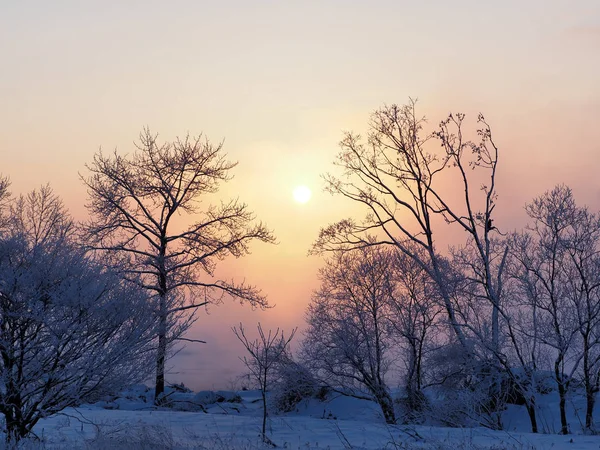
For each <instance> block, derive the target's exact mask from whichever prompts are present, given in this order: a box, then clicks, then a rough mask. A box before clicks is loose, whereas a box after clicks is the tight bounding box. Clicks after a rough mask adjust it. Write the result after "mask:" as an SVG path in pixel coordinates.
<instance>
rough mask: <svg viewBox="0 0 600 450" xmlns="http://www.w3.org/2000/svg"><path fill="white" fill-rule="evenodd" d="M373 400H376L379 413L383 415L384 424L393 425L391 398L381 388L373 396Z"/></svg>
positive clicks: (392, 403) (394, 422)
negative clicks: (379, 409)
mask: <svg viewBox="0 0 600 450" xmlns="http://www.w3.org/2000/svg"><path fill="white" fill-rule="evenodd" d="M375 400H377V403H378V404H379V407H380V408H381V412H382V413H383V418H384V419H385V423H387V424H390V425H395V424H396V413H395V412H394V401H393V400H392V397H391V395H390V394H389V393H388V392H387V390H385V389H383V388H381V389H379V392H378V393H377V394H376V395H375Z"/></svg>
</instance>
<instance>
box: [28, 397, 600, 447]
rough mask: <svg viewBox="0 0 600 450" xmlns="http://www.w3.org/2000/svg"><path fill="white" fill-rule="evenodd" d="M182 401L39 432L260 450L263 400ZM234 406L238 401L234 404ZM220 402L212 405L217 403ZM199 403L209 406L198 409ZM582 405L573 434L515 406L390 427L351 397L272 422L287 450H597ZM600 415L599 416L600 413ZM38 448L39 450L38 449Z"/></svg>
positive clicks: (546, 412)
mask: <svg viewBox="0 0 600 450" xmlns="http://www.w3.org/2000/svg"><path fill="white" fill-rule="evenodd" d="M237 394H239V397H237V398H236V393H226V392H222V393H219V394H218V395H221V397H222V398H220V399H219V400H224V401H220V402H214V403H213V402H211V400H210V396H214V395H215V394H214V393H209V392H202V393H198V394H194V393H176V394H174V395H173V396H172V397H171V398H173V399H174V400H176V402H175V405H177V406H176V408H179V409H186V410H188V411H177V410H172V409H166V408H165V409H160V410H157V409H155V408H153V407H152V406H151V403H148V402H145V401H144V397H146V400H148V399H149V394H148V395H146V393H144V391H143V390H141V389H140V388H138V389H137V390H132V391H131V392H129V393H126V395H125V396H124V397H123V398H119V399H117V400H115V401H112V402H100V403H98V404H94V405H85V406H83V407H80V408H78V409H77V410H74V409H69V410H66V411H65V412H64V414H61V415H58V416H54V417H50V418H47V419H45V420H43V421H41V422H40V423H39V424H38V425H37V426H36V428H35V431H36V434H37V435H38V436H39V437H41V438H42V441H43V442H44V447H43V448H47V449H77V448H83V449H127V450H138V449H148V450H149V449H167V450H168V449H218V450H225V449H262V448H268V447H266V446H263V445H262V444H261V439H260V426H261V420H262V417H261V415H262V409H261V403H260V401H259V400H260V393H259V392H256V391H242V392H239V393H237ZM228 400H233V401H228ZM213 401H214V399H213ZM199 403H203V404H204V405H206V406H203V407H200V406H198V404H199ZM539 405H540V407H539V420H540V426H541V428H542V430H544V431H546V432H547V433H549V432H551V431H553V430H554V431H555V430H558V429H559V426H558V409H557V398H555V396H554V395H553V394H550V395H546V396H543V397H542V398H541V399H540V404H539ZM576 405H577V407H578V406H579V405H581V406H583V402H581V399H579V398H578V397H574V398H573V399H572V401H571V404H570V405H569V420H570V424H571V427H572V431H573V432H574V434H572V435H568V436H561V435H556V434H537V435H536V434H531V433H528V432H527V431H528V429H529V420H528V418H527V415H526V413H525V410H524V409H523V408H522V407H518V406H509V408H508V409H507V410H506V412H505V414H504V418H503V419H504V423H505V427H506V431H491V430H489V429H486V428H447V427H433V426H402V425H398V426H387V425H385V424H384V423H383V420H382V418H381V415H380V413H379V411H378V408H377V407H376V405H374V404H372V403H370V402H367V401H362V400H356V399H352V398H348V397H339V396H338V397H331V398H330V399H328V400H327V401H324V402H323V401H319V400H316V399H311V400H306V401H303V402H302V403H301V404H300V405H299V406H298V408H297V409H296V411H294V412H292V413H287V414H282V415H272V416H271V417H270V419H269V422H268V435H269V437H270V439H271V440H272V442H273V443H274V444H275V445H277V447H278V448H285V449H349V448H353V449H421V448H430V449H456V450H460V449H495V450H499V449H563V448H565V449H582V450H585V449H598V448H600V436H588V435H583V434H581V425H580V422H579V419H578V416H579V417H583V411H578V410H577V409H578V408H576V407H575V406H576ZM599 413H600V411H599ZM32 448H37V447H32Z"/></svg>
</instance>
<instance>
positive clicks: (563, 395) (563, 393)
mask: <svg viewBox="0 0 600 450" xmlns="http://www.w3.org/2000/svg"><path fill="white" fill-rule="evenodd" d="M558 396H559V398H560V402H559V406H560V433H561V434H569V424H568V422H567V411H566V404H567V390H566V389H565V385H564V384H563V383H562V382H561V383H558Z"/></svg>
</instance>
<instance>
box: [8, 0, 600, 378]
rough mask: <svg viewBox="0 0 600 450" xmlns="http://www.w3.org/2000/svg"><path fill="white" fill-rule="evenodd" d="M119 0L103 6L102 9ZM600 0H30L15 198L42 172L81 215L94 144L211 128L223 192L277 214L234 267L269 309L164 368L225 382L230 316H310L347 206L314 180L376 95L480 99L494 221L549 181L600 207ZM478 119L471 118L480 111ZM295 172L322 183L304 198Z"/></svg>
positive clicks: (14, 19) (14, 121)
mask: <svg viewBox="0 0 600 450" xmlns="http://www.w3.org/2000/svg"><path fill="white" fill-rule="evenodd" d="M107 4H108V5H107ZM599 55H600V3H599V2H597V1H595V0H589V1H583V0H580V1H576V2H575V1H566V0H565V1H543V0H530V1H528V2H522V1H512V0H511V1H504V2H481V1H464V0H459V1H455V2H446V1H428V2H407V1H398V0H394V1H392V0H389V1H377V0H375V1H369V2H367V1H349V0H346V1H342V0H339V1H327V0H323V1H308V0H305V1H289V2H282V1H253V2H249V1H242V0H238V1H234V0H230V1H222V2H221V1H220V2H217V1H202V2H197V1H174V2H158V1H128V2H77V1H70V2H67V1H56V2H44V1H28V2H3V3H2V5H0V157H1V158H0V163H1V165H0V172H1V173H3V174H5V175H9V176H10V178H11V179H12V182H13V191H14V192H15V193H19V192H25V191H27V190H30V189H32V188H35V187H38V186H39V185H40V184H43V183H46V182H49V183H51V185H52V186H53V187H54V189H55V190H56V191H57V193H58V194H59V195H61V196H62V197H63V199H64V200H65V203H66V204H67V206H68V207H69V208H70V210H71V211H72V213H73V214H74V215H75V216H76V217H77V218H83V217H84V216H85V209H84V208H83V206H82V205H83V203H84V202H85V190H84V189H83V187H82V185H81V183H80V182H79V180H78V172H81V173H85V163H86V162H89V161H91V159H92V156H93V154H94V153H95V152H96V151H97V150H98V148H99V147H100V146H102V147H103V148H104V149H107V150H112V149H113V148H115V147H117V148H118V149H119V150H120V151H123V152H127V151H131V150H132V145H131V143H132V141H133V140H134V139H135V138H136V137H137V134H138V133H139V131H140V130H141V128H142V127H143V126H144V125H148V126H149V127H150V128H151V129H152V130H153V131H155V132H158V133H160V135H161V136H162V137H163V138H165V139H172V138H174V137H175V136H176V135H183V134H185V133H186V132H188V131H189V132H191V133H192V134H197V133H199V132H204V133H206V135H207V136H208V137H209V138H210V139H211V140H213V141H219V140H221V139H225V147H224V148H225V150H226V152H228V154H229V155H230V157H231V158H232V159H234V160H238V161H239V166H238V167H237V168H236V170H235V176H236V178H235V179H234V180H233V181H232V182H231V183H229V185H227V186H226V187H224V189H223V191H222V193H223V195H224V196H238V195H239V196H240V198H241V199H242V200H244V201H246V202H248V203H249V204H250V205H251V207H252V209H253V210H254V211H255V212H256V213H257V215H258V217H259V218H260V219H262V220H264V221H266V222H267V223H268V225H269V226H270V227H272V228H273V229H274V231H275V233H276V235H277V238H278V240H279V242H280V244H279V245H277V246H267V245H255V246H254V248H253V254H252V255H251V256H250V257H248V258H246V259H245V260H241V261H235V262H228V263H226V264H225V265H224V266H223V267H222V273H224V274H236V275H238V276H240V277H245V278H246V279H247V280H250V281H252V282H254V283H256V284H258V285H260V286H261V287H262V288H263V289H264V291H265V292H266V293H267V294H268V295H269V298H270V300H271V301H272V303H275V304H277V306H276V308H274V309H271V310H269V311H267V312H252V311H250V309H249V308H247V307H240V306H238V305H237V304H234V303H231V304H225V305H223V306H221V307H219V308H213V309H211V315H210V316H205V315H202V316H201V317H200V320H199V321H198V323H197V325H196V327H195V328H194V330H192V332H191V337H197V338H201V339H206V340H207V341H208V344H207V345H204V346H200V345H191V346H188V348H187V349H185V350H184V351H183V352H181V353H180V354H179V355H178V356H177V357H176V358H175V359H174V360H173V361H172V363H173V365H174V370H173V372H177V373H173V374H172V375H171V376H170V377H169V381H180V380H183V381H185V382H186V384H189V385H191V386H192V387H195V388H201V387H202V388H210V387H217V388H220V387H227V380H229V379H231V378H233V377H234V376H235V375H237V374H238V373H239V372H241V367H240V365H239V363H238V361H237V356H238V355H239V354H241V352H242V348H241V346H240V345H239V344H238V343H237V342H234V341H233V339H232V334H231V332H230V327H231V326H232V325H234V324H236V323H237V322H239V321H240V320H242V321H244V323H245V325H246V327H247V328H249V329H253V328H254V326H255V324H256V322H257V321H258V320H261V321H262V322H263V323H264V324H265V325H266V326H272V327H276V326H281V327H283V328H285V329H286V330H289V329H291V328H292V327H294V326H297V325H298V326H301V325H302V321H303V314H304V308H305V306H306V304H307V302H308V300H309V297H310V292H311V290H312V289H314V288H315V287H316V284H315V274H316V269H317V267H318V266H319V264H320V260H319V259H318V258H316V257H307V256H306V252H307V250H308V248H309V247H310V244H311V242H312V241H313V240H314V239H315V237H316V234H317V233H318V230H319V227H320V226H322V225H325V224H327V223H329V222H332V221H334V220H336V219H338V218H341V217H344V216H346V215H349V214H354V215H357V214H358V213H357V211H356V210H355V209H353V207H352V205H348V204H346V203H344V202H343V200H342V199H338V198H331V197H330V196H328V195H326V194H323V193H321V188H322V184H321V182H320V179H319V176H320V174H322V173H323V172H325V171H328V170H330V169H331V165H330V162H331V161H332V159H333V157H334V155H335V153H336V152H337V142H338V141H339V139H340V138H341V134H342V131H343V130H350V129H352V130H355V131H359V132H360V131H364V130H365V124H366V122H367V120H368V116H369V113H370V112H371V111H372V110H373V109H375V108H377V107H378V106H380V105H381V104H383V103H384V102H387V103H393V102H396V103H402V102H405V101H406V100H407V99H408V97H409V96H412V97H418V98H419V99H420V101H419V105H420V111H421V112H422V113H423V114H426V115H427V116H428V117H429V118H430V120H431V123H432V124H435V123H437V122H438V121H439V120H440V119H441V118H442V117H443V116H444V115H445V114H447V113H448V112H449V111H464V112H466V113H468V114H469V115H470V116H469V117H470V118H471V119H473V120H474V119H475V117H476V113H477V112H479V111H482V112H484V113H485V115H486V118H487V119H488V121H489V122H490V123H491V124H492V127H493V131H494V134H495V137H496V141H497V143H498V144H499V145H500V147H501V155H500V158H501V161H500V168H499V180H498V181H499V185H498V190H499V193H500V199H499V206H498V208H497V209H496V213H497V214H498V216H497V219H496V223H497V224H498V225H500V226H502V227H505V228H511V227H514V226H521V225H522V224H523V223H524V220H525V217H524V212H523V209H522V206H523V204H524V203H525V202H526V201H528V200H530V199H531V198H532V197H533V196H535V195H538V194H539V193H541V192H543V191H544V190H546V189H549V188H551V187H552V186H553V185H554V184H556V183H559V182H564V183H567V184H569V185H571V186H572V187H573V188H574V192H575V195H576V198H577V199H578V200H579V202H580V203H587V204H589V205H591V206H593V207H595V208H600V181H598V179H599V174H600V162H599V159H600V158H599V157H600V126H599V125H598V124H599V123H600V56H599ZM471 123H472V122H471ZM298 184H306V185H308V186H309V187H311V188H312V189H313V198H312V200H311V201H310V202H309V203H308V204H306V205H298V204H296V203H294V202H293V200H292V194H291V191H292V189H293V188H294V186H296V185H298Z"/></svg>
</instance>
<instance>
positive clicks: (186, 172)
mask: <svg viewBox="0 0 600 450" xmlns="http://www.w3.org/2000/svg"><path fill="white" fill-rule="evenodd" d="M236 164H237V163H235V162H231V161H228V160H227V158H226V155H225V154H224V153H223V151H222V144H219V145H213V144H211V143H210V142H209V141H208V140H206V139H205V138H203V136H202V135H200V136H198V137H190V136H189V135H188V136H186V137H185V138H183V139H179V138H178V139H176V140H175V141H174V142H170V143H169V142H166V143H162V144H159V143H158V141H157V136H156V135H153V134H152V133H150V131H149V130H148V129H144V131H143V132H142V133H141V134H140V141H139V143H137V144H136V150H135V151H134V153H133V154H132V155H126V156H122V155H119V154H118V153H117V152H116V151H115V152H114V153H113V154H112V155H108V156H107V155H104V154H103V153H102V151H100V152H99V153H97V154H96V155H95V157H94V160H93V162H92V163H91V164H90V165H89V166H88V169H89V172H90V174H89V176H87V177H82V179H83V181H84V183H85V185H86V186H87V188H88V195H89V203H88V205H87V207H88V210H89V212H90V214H91V217H92V218H91V220H90V221H89V222H88V223H87V225H86V231H87V236H88V238H89V239H90V242H91V247H92V248H93V249H95V250H97V251H99V252H102V253H103V254H105V255H106V256H107V257H112V258H116V259H119V260H120V262H121V264H122V265H124V267H126V270H125V276H126V277H127V279H129V280H131V281H133V282H136V283H137V282H138V280H140V279H141V282H140V285H141V287H143V288H145V289H147V290H149V291H150V292H152V293H153V294H154V299H155V300H154V310H155V314H156V315H157V317H158V319H159V331H158V335H157V338H158V349H157V354H156V390H155V401H157V402H158V401H160V396H161V394H162V393H163V392H164V384H165V358H166V356H167V349H168V347H169V345H170V344H172V343H173V342H174V341H175V340H178V339H183V340H188V341H189V339H186V338H183V337H182V334H183V333H184V332H185V330H186V329H188V327H189V326H190V325H191V323H193V322H194V320H195V319H196V314H195V313H196V311H197V309H198V308H199V307H201V306H206V305H209V304H216V303H219V302H221V301H222V298H223V296H224V295H229V296H231V297H234V298H237V299H239V300H240V301H242V302H248V303H250V304H251V305H252V306H253V307H255V306H256V307H267V306H268V302H267V300H266V298H265V296H264V295H263V294H261V292H260V290H258V289H257V288H256V287H254V286H251V285H248V284H246V283H245V282H244V281H241V282H236V281H233V280H223V279H218V278H216V277H215V268H216V266H217V263H218V262H219V261H220V260H223V259H224V258H226V257H227V256H233V257H236V258H237V257H241V256H244V255H246V254H248V253H249V251H250V249H249V244H250V242H252V241H262V242H274V237H273V235H272V233H271V232H270V231H269V230H268V229H267V228H266V226H265V225H263V224H262V223H257V222H256V221H255V217H254V214H253V213H252V212H251V211H250V210H249V209H248V207H247V205H246V204H244V203H241V202H239V201H238V200H237V199H234V200H230V201H226V202H223V201H221V202H220V203H219V204H218V205H210V206H207V205H206V203H205V202H206V197H209V194H214V193H216V192H217V191H218V189H219V186H220V184H221V183H223V182H226V181H228V180H230V179H231V174H230V172H231V170H232V169H233V168H234V167H235V166H236ZM179 216H185V217H188V218H189V220H193V221H194V223H193V224H192V225H191V226H187V225H185V224H182V223H181V219H180V217H179ZM178 218H179V219H180V220H179V222H178Z"/></svg>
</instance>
